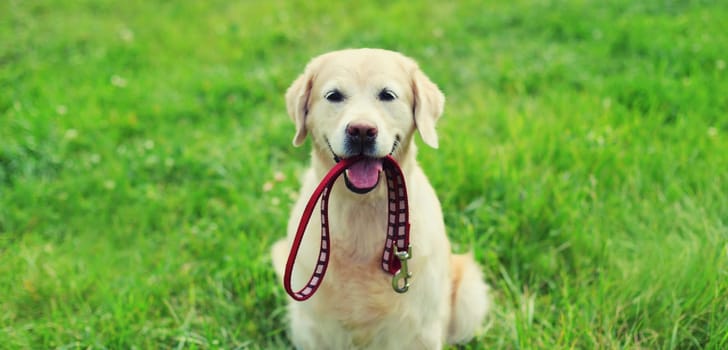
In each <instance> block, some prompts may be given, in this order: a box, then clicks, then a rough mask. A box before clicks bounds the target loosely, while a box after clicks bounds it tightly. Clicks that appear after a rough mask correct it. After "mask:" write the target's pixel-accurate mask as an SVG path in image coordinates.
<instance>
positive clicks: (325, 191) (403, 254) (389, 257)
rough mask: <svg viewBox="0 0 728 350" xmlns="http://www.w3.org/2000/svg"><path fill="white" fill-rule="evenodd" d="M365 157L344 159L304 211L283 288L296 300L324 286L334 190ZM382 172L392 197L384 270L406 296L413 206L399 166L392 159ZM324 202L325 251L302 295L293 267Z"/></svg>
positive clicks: (333, 169)
mask: <svg viewBox="0 0 728 350" xmlns="http://www.w3.org/2000/svg"><path fill="white" fill-rule="evenodd" d="M362 158H363V157H353V158H348V159H342V160H341V161H339V162H338V163H336V165H335V166H334V167H333V168H331V170H329V172H328V173H327V174H326V176H324V178H323V180H321V183H319V185H318V186H317V187H316V189H315V190H314V191H313V194H312V195H311V198H310V199H309V200H308V203H307V204H306V208H305V209H304V210H303V215H302V216H301V221H300V222H299V223H298V229H297V230H296V236H295V237H294V239H293V245H292V246H291V252H290V253H289V254H288V262H286V272H285V275H284V277H283V286H284V287H285V288H286V292H287V293H288V295H290V296H291V297H292V298H293V299H295V300H298V301H303V300H306V299H308V298H310V297H311V296H312V295H313V294H314V293H315V292H316V290H317V289H318V287H319V286H320V285H321V282H322V281H323V279H324V275H325V274H326V268H327V267H328V265H329V257H330V255H331V254H330V252H331V244H330V242H329V220H328V207H329V195H330V194H331V188H332V187H333V186H334V183H335V182H336V179H337V178H338V177H339V176H340V175H341V174H342V173H343V172H344V171H345V170H346V169H347V168H349V167H350V166H352V165H353V164H354V163H356V162H358V161H360V160H361V159H362ZM382 168H383V169H384V173H385V175H386V177H387V189H388V194H389V200H388V201H389V214H388V219H387V240H386V242H385V244H384V249H383V251H382V270H384V272H387V273H389V274H392V288H393V289H394V290H395V291H396V292H398V293H404V292H406V291H407V289H409V278H410V277H412V273H410V272H409V271H408V268H407V260H408V259H410V258H411V257H412V248H411V247H410V243H409V230H410V227H409V226H410V225H409V204H408V202H407V187H406V186H405V183H404V175H403V174H402V169H400V167H399V164H397V162H396V161H395V160H394V158H392V157H391V156H387V157H385V158H383V159H382ZM319 197H320V198H321V248H320V249H319V257H318V261H317V262H316V268H315V269H314V271H313V274H312V275H311V278H310V279H309V280H308V283H306V286H305V287H303V288H302V289H301V290H299V291H297V292H296V291H293V289H292V288H291V275H292V274H293V265H294V264H295V263H296V256H298V248H299V247H300V246H301V241H302V240H303V235H304V233H305V232H306V226H308V222H309V221H310V220H311V214H312V213H313V209H314V207H315V206H316V201H317V200H318V199H319ZM395 258H396V259H395Z"/></svg>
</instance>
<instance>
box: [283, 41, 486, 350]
mask: <svg viewBox="0 0 728 350" xmlns="http://www.w3.org/2000/svg"><path fill="white" fill-rule="evenodd" d="M383 88H387V89H390V90H391V91H392V92H394V93H395V94H396V99H394V100H393V101H382V100H381V99H378V98H377V96H378V93H379V92H380V91H381V89H383ZM332 89H338V90H340V91H341V92H343V93H344V95H345V97H346V98H345V99H344V100H343V101H341V102H338V103H335V102H331V101H328V100H327V99H326V98H325V97H324V96H325V95H326V93H327V92H329V91H332ZM444 102H445V101H444V96H443V95H442V93H441V92H440V90H439V89H438V88H437V86H436V85H435V84H433V83H432V82H431V81H430V80H429V79H428V78H427V77H426V76H425V75H424V74H423V73H422V72H421V71H420V69H419V67H418V66H417V64H416V63H415V62H414V61H413V60H411V59H409V58H407V57H405V56H403V55H401V54H398V53H395V52H391V51H385V50H378V49H356V50H343V51H336V52H331V53H328V54H324V55H322V56H319V57H317V58H315V59H313V60H312V61H311V62H310V63H309V64H308V66H307V67H306V69H305V71H304V73H303V74H302V75H301V76H300V77H299V78H298V79H297V80H296V81H295V82H294V83H293V84H292V85H291V87H290V88H289V89H288V92H287V93H286V104H287V109H288V113H289V114H290V116H291V118H292V119H293V120H294V121H295V124H296V133H295V136H294V139H293V143H294V145H297V146H298V145H300V144H302V143H303V142H304V141H305V139H306V137H307V136H310V137H311V139H312V141H313V142H312V143H313V147H312V152H311V165H310V167H309V168H308V170H307V171H306V172H305V174H304V175H303V184H302V188H301V191H300V198H299V199H298V201H297V202H296V204H295V205H294V207H293V210H292V212H291V216H290V220H289V222H288V236H287V238H285V239H282V240H280V241H279V242H277V243H276V244H275V245H274V246H273V249H272V254H273V264H274V266H275V269H276V272H277V273H278V275H279V276H281V278H282V276H283V270H284V267H285V263H286V259H287V256H288V251H289V249H290V244H291V240H292V237H293V235H294V234H295V231H296V228H297V226H298V222H299V220H300V218H301V213H302V212H303V208H304V206H305V204H306V202H307V201H308V199H309V197H310V195H311V193H312V192H313V190H314V188H315V187H316V186H317V185H318V183H319V182H320V181H321V179H322V178H323V177H324V175H325V174H326V173H327V172H328V171H329V170H330V169H331V168H332V167H333V166H334V164H335V161H334V154H332V153H336V155H337V156H345V155H346V147H345V134H346V131H345V130H346V126H347V125H348V124H350V123H365V124H367V125H374V126H376V128H377V130H378V134H377V139H376V152H377V154H376V156H377V157H384V156H386V155H387V154H388V153H389V152H390V151H391V150H392V148H393V147H394V149H395V151H394V152H393V154H392V155H393V157H395V159H397V161H398V162H399V164H400V166H401V168H402V170H403V172H404V174H405V178H406V184H407V189H408V192H409V204H410V223H411V238H410V240H411V242H412V247H413V249H412V250H413V252H412V253H413V254H412V255H413V257H412V259H411V260H410V261H409V268H410V271H411V272H412V273H413V278H412V279H411V284H412V286H411V288H410V290H409V291H408V292H407V293H405V294H398V293H395V292H394V291H393V290H392V286H391V276H390V275H389V274H386V273H384V272H383V271H382V270H381V268H380V259H381V255H382V247H383V246H384V240H385V234H386V225H387V224H386V216H387V207H386V206H387V193H386V185H384V181H380V183H379V185H378V186H377V187H376V188H375V189H374V190H372V191H371V192H369V193H367V194H356V193H353V192H351V191H350V190H349V189H348V188H347V187H346V186H345V185H344V184H343V182H344V181H343V180H342V179H339V180H338V181H337V183H336V185H335V186H334V188H333V190H332V193H331V197H330V200H329V220H330V227H331V261H330V263H329V267H328V271H327V273H326V277H325V279H324V282H323V284H322V285H321V287H320V288H319V290H318V292H317V293H316V294H315V295H314V296H312V297H311V298H310V299H309V300H307V301H304V302H297V301H294V300H292V299H291V300H290V301H289V304H288V311H289V319H290V338H291V340H292V342H293V344H294V345H295V346H296V347H297V348H299V349H440V348H442V346H443V345H444V344H446V343H456V342H465V341H468V340H469V339H471V338H472V337H473V336H474V334H475V333H476V332H477V331H478V330H479V329H480V328H481V327H482V324H483V320H484V318H485V316H486V313H487V312H488V310H489V308H490V301H489V300H490V299H489V297H488V286H487V285H486V284H485V283H484V282H483V278H482V275H481V272H480V268H479V267H478V265H477V263H476V262H475V260H474V259H473V258H472V255H454V254H451V252H450V244H449V241H448V238H447V236H446V234H445V225H444V222H443V218H442V211H441V208H440V202H439V201H438V199H437V196H436V194H435V191H434V189H433V188H432V186H431V185H430V183H429V181H428V180H427V178H426V177H425V174H424V173H423V171H422V169H421V168H420V166H419V165H418V164H417V161H416V159H415V154H416V151H417V150H416V145H415V143H414V141H413V134H414V133H415V131H417V132H419V134H420V136H421V137H422V139H423V141H424V142H425V144H427V145H429V146H432V147H435V148H436V147H437V145H438V139H437V134H436V132H435V122H436V121H437V119H438V118H439V117H440V115H441V114H442V111H443V107H444ZM397 139H398V140H399V141H398V142H397V141H396V140H397ZM395 143H396V144H397V145H396V146H395ZM382 177H384V175H383V174H380V180H381V178H382ZM318 210H319V209H318V208H317V209H316V210H315V211H314V213H317V212H318ZM320 237H321V234H320V217H319V216H318V215H313V217H312V218H311V222H310V223H309V226H308V229H307V231H306V237H305V239H304V241H303V243H302V245H301V248H300V251H299V255H298V260H297V265H296V268H295V269H294V273H293V287H294V289H298V288H300V287H302V286H303V285H304V284H305V283H306V282H307V281H308V277H309V276H310V273H311V271H312V269H313V266H314V264H315V261H316V258H317V256H318V250H319V240H320Z"/></svg>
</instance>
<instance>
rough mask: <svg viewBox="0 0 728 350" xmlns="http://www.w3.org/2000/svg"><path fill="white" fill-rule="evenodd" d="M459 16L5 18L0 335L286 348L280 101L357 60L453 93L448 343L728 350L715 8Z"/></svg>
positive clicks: (285, 159)
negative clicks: (481, 317) (342, 54)
mask: <svg viewBox="0 0 728 350" xmlns="http://www.w3.org/2000/svg"><path fill="white" fill-rule="evenodd" d="M479 3H480V1H462V2H459V3H458V4H455V3H450V4H448V2H443V1H433V2H431V3H428V2H389V1H372V2H367V3H362V4H361V5H359V6H357V7H356V8H353V7H350V6H347V5H346V4H345V2H344V3H337V2H318V1H298V2H296V3H292V2H291V3H289V2H283V1H267V2H263V1H233V2H231V1H207V2H190V3H183V2H147V1H126V2H112V1H19V0H6V1H2V2H0V347H1V348H9V349H15V348H64V349H67V348H109V349H122V348H175V349H206V348H254V349H255V348H266V349H267V348H287V347H290V344H289V343H288V342H287V340H286V336H285V332H286V325H285V308H284V303H285V300H286V296H285V293H284V292H283V288H282V287H281V286H280V285H279V284H278V283H277V281H276V279H275V276H274V273H273V271H272V269H271V267H270V261H269V257H268V251H269V247H270V245H271V244H272V242H274V241H275V240H276V239H278V238H280V237H282V236H284V234H285V223H286V220H287V215H288V211H289V208H290V205H291V202H292V199H291V197H292V196H295V193H296V191H297V186H298V183H297V176H298V175H299V174H300V173H301V171H302V170H303V169H304V167H305V164H306V162H307V155H308V150H307V147H303V148H298V149H294V148H293V147H292V146H291V138H292V136H293V125H292V123H291V122H290V120H289V119H288V117H287V116H286V113H285V106H284V103H283V98H282V96H283V93H284V91H285V89H286V87H287V86H288V84H289V83H290V82H292V81H293V79H294V78H295V77H296V76H297V74H298V73H300V72H301V70H302V69H303V66H304V65H305V63H306V62H307V60H308V59H309V58H311V57H313V56H315V55H317V54H319V53H322V52H325V51H329V50H333V49H339V48H345V47H362V46H369V47H383V48H388V49H394V50H398V51H402V52H404V53H406V54H407V55H409V56H412V57H414V58H416V59H417V60H418V61H419V62H420V63H421V66H422V67H423V69H424V70H425V72H426V73H427V74H428V75H429V76H430V77H431V78H432V79H433V80H434V81H435V82H437V83H438V84H439V86H440V87H441V88H442V89H443V91H444V92H445V94H446V95H447V97H448V104H447V107H446V113H445V116H444V118H443V119H442V120H441V123H440V124H439V132H440V137H441V142H440V144H441V147H440V149H439V150H431V149H427V148H424V147H423V148H422V149H421V152H420V160H421V163H422V164H423V166H424V167H425V169H426V172H427V173H428V174H429V176H430V179H431V180H432V182H433V184H434V186H435V188H436V189H437V191H438V195H439V196H440V199H441V201H442V202H443V208H444V212H445V219H446V224H447V227H448V229H449V234H450V237H451V239H452V241H453V243H454V248H455V249H456V250H457V251H465V250H469V249H474V250H475V255H476V257H477V259H478V261H479V262H480V263H481V264H482V266H483V268H484V269H485V272H486V278H487V280H488V282H489V283H490V284H491V285H492V286H493V290H494V296H495V310H494V312H493V318H492V322H491V324H490V325H491V326H490V329H489V331H488V332H487V333H485V334H484V335H482V336H481V337H479V338H478V339H476V340H474V341H473V342H471V343H470V344H469V345H468V346H466V348H471V349H485V348H488V349H566V348H574V349H596V348H600V349H623V348H624V349H726V348H728V244H727V242H728V97H727V96H728V73H727V71H728V67H726V64H727V61H728V35H726V33H728V3H726V2H725V1H626V0H624V1H607V2H604V1H539V2H523V1H518V2H491V3H488V4H484V5H483V4H479ZM276 174H278V175H276ZM280 174H282V175H284V178H283V179H280ZM276 178H278V179H277V180H276ZM267 183H270V184H272V185H273V186H272V189H270V190H269V191H264V190H263V188H264V187H268V186H270V185H266V184H267Z"/></svg>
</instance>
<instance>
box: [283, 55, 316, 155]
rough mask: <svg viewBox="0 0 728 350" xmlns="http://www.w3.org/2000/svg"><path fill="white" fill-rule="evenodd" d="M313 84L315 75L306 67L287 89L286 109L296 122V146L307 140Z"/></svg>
mask: <svg viewBox="0 0 728 350" xmlns="http://www.w3.org/2000/svg"><path fill="white" fill-rule="evenodd" d="M312 86H313V75H312V74H311V73H310V72H309V70H308V69H306V72H304V73H303V74H301V75H300V76H299V77H298V78H297V79H296V80H295V81H294V82H293V84H291V86H290V87H289V88H288V90H287V91H286V109H287V110H288V115H289V116H290V117H291V119H293V122H295V123H296V135H295V136H293V145H294V146H296V147H298V146H300V145H302V144H303V141H305V140H306V134H307V130H306V116H307V115H308V99H309V97H310V96H311V87H312Z"/></svg>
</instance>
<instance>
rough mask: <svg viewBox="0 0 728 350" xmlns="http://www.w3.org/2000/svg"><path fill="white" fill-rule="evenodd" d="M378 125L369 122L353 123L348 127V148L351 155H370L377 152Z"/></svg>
mask: <svg viewBox="0 0 728 350" xmlns="http://www.w3.org/2000/svg"><path fill="white" fill-rule="evenodd" d="M378 132H379V130H377V127H376V125H374V124H372V123H368V122H352V123H350V124H348V125H347V126H346V147H347V149H348V152H349V153H350V154H368V153H371V152H373V151H374V150H375V148H376V147H375V143H376V139H377V133H378Z"/></svg>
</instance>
